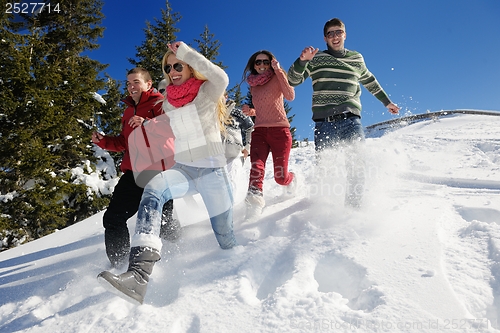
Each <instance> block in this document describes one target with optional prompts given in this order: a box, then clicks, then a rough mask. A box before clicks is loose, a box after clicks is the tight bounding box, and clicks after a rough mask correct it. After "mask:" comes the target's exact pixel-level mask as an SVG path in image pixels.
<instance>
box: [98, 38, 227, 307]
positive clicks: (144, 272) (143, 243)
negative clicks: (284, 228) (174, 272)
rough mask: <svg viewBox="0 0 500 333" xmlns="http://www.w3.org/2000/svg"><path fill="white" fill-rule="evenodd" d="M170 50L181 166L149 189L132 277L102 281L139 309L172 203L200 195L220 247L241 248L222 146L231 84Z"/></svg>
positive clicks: (180, 48) (189, 55)
mask: <svg viewBox="0 0 500 333" xmlns="http://www.w3.org/2000/svg"><path fill="white" fill-rule="evenodd" d="M168 47H169V50H168V51H167V53H166V54H165V56H164V57H163V61H162V67H163V72H164V75H165V79H166V80H167V87H166V99H165V101H164V102H163V110H164V111H165V114H166V116H167V117H168V120H169V123H170V126H171V127H172V130H173V132H174V135H175V155H174V160H175V162H176V164H175V165H174V166H173V167H172V168H171V169H169V170H166V171H163V172H161V173H160V174H158V175H157V176H155V177H154V178H153V179H152V180H151V181H150V182H149V183H148V185H146V187H145V188H144V193H143V195H142V198H141V203H140V206H139V211H138V215H137V224H136V229H135V235H134V236H133V237H132V242H131V247H132V248H131V253H130V258H129V267H128V270H127V272H125V273H123V274H120V275H114V274H112V273H110V272H106V271H105V272H102V273H100V274H99V275H98V279H99V281H100V282H101V283H102V284H103V285H104V286H105V287H106V288H107V289H108V290H109V291H111V292H113V293H115V294H117V295H118V296H120V297H122V298H124V299H127V300H129V301H132V302H135V303H139V304H142V303H143V300H144V296H145V294H146V288H147V282H148V281H149V275H150V274H151V273H152V271H153V266H154V264H155V262H156V261H158V260H160V250H161V247H162V242H161V239H160V237H159V233H160V225H161V213H162V207H163V204H164V203H165V202H167V201H168V200H170V199H176V198H181V197H183V196H186V195H192V194H196V193H200V195H201V197H202V198H203V201H204V203H205V206H206V208H207V211H208V213H209V216H210V222H211V224H212V229H213V231H214V234H215V238H216V239H217V241H218V243H219V246H220V247H221V248H222V249H230V248H232V247H234V246H235V245H236V239H235V237H234V233H233V194H232V190H231V185H230V182H229V179H228V176H227V172H226V169H225V167H224V166H225V164H226V158H225V156H224V152H225V151H224V147H223V144H222V140H221V129H223V122H224V120H225V119H226V109H225V103H224V97H223V96H224V92H225V89H226V87H227V85H228V83H229V79H228V77H227V74H226V73H225V72H224V71H223V70H222V69H221V68H220V67H218V66H216V65H214V64H213V63H212V62H210V61H209V60H207V59H206V58H205V57H203V56H202V55H201V54H199V53H198V52H196V51H195V50H193V49H192V48H190V47H189V46H187V45H186V44H185V43H183V42H175V43H173V44H169V46H168ZM151 121H156V120H151ZM156 122H157V123H158V124H156V125H157V126H156V128H157V131H161V121H159V120H158V121H156ZM222 131H223V130H222Z"/></svg>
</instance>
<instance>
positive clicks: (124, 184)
mask: <svg viewBox="0 0 500 333" xmlns="http://www.w3.org/2000/svg"><path fill="white" fill-rule="evenodd" d="M143 191H144V188H142V187H140V186H137V184H136V182H135V179H134V174H133V172H132V171H127V172H125V173H124V174H123V175H122V176H121V177H120V179H119V180H118V184H116V186H115V190H114V191H113V196H112V198H111V201H110V203H109V206H108V209H107V210H106V212H105V213H104V216H103V226H104V244H105V246H106V254H107V256H108V258H109V261H110V262H111V264H112V265H113V266H116V265H119V264H120V263H122V262H124V261H126V260H127V259H128V255H129V251H130V234H129V231H128V227H127V221H128V219H129V218H131V217H132V216H133V215H134V214H135V213H137V210H138V209H139V203H140V202H141V197H142V192H143ZM163 210H164V215H165V214H166V215H170V216H171V215H172V213H173V200H170V201H168V202H166V203H165V205H164V207H163ZM165 210H166V211H167V212H165Z"/></svg>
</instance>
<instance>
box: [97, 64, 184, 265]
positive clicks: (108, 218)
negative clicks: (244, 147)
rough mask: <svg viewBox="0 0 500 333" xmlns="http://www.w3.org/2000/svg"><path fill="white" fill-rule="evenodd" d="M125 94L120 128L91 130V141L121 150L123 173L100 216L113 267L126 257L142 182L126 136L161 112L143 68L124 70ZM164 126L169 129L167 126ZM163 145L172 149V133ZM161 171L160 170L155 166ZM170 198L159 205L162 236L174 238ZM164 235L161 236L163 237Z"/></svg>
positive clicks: (159, 96)
mask: <svg viewBox="0 0 500 333" xmlns="http://www.w3.org/2000/svg"><path fill="white" fill-rule="evenodd" d="M127 90H128V93H129V96H127V97H126V98H125V99H124V100H123V102H124V103H125V104H126V105H127V108H126V109H125V112H124V113H123V116H122V131H121V133H120V134H119V135H117V136H107V135H102V134H100V133H98V132H94V133H93V134H92V142H93V143H95V144H96V145H98V146H99V147H101V148H102V149H105V150H109V151H114V152H122V151H123V152H124V154H123V159H122V162H121V165H120V170H121V171H122V172H123V175H122V176H121V177H120V179H119V181H118V183H117V184H116V186H115V189H114V191H113V196H112V198H111V201H110V203H109V206H108V209H107V210H106V212H105V213H104V216H103V226H104V244H105V247H106V254H107V256H108V258H109V261H110V262H111V265H112V266H113V267H117V266H119V265H121V264H122V263H124V262H126V261H127V260H128V255H129V250H130V235H129V231H128V227H127V220H128V219H129V218H130V217H132V216H133V215H134V214H135V213H136V212H137V209H138V208H139V203H140V201H141V196H142V192H143V191H144V188H143V187H144V185H145V184H138V183H137V179H136V178H137V175H138V173H137V172H134V171H135V170H134V167H133V162H132V161H131V156H130V149H129V142H130V140H129V136H130V135H131V134H132V133H134V130H136V129H137V130H142V128H141V127H143V126H144V125H145V124H146V121H147V120H149V119H152V118H154V117H157V116H159V115H161V114H163V110H162V107H161V106H162V101H163V99H164V97H163V95H162V94H160V93H159V92H158V91H157V90H156V89H155V88H153V84H152V79H151V75H150V74H149V72H148V71H147V70H146V69H144V68H140V67H137V68H134V69H132V70H130V71H129V72H128V73H127ZM165 130H167V131H170V133H171V129H170V128H169V127H168V128H166V129H165ZM167 137H170V138H171V139H168V140H167V142H166V143H165V146H167V147H169V148H170V149H171V151H172V152H173V149H174V148H173V147H174V145H173V134H172V135H169V136H167ZM165 160H166V161H167V162H166V163H162V164H161V166H162V167H163V170H166V169H168V168H170V167H171V166H172V165H173V163H174V162H173V153H172V154H170V156H167V157H166V158H165ZM158 171H162V170H158ZM172 213H173V201H172V200H171V201H169V202H167V203H166V204H165V206H164V207H163V221H162V222H163V224H164V227H163V226H162V234H163V235H162V236H165V235H166V234H169V237H170V238H171V240H174V239H175V238H176V237H175V236H176V235H177V233H173V232H172V231H173V230H175V231H177V230H178V229H179V228H180V225H179V222H178V221H177V220H174V219H173V217H172ZM167 224H168V225H167ZM163 238H165V237H163Z"/></svg>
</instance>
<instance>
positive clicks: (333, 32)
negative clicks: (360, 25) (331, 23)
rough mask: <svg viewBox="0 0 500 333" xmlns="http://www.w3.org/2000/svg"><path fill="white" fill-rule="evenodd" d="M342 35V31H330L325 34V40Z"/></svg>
mask: <svg viewBox="0 0 500 333" xmlns="http://www.w3.org/2000/svg"><path fill="white" fill-rule="evenodd" d="M343 34H344V30H331V31H328V32H327V33H326V37H327V38H333V37H334V36H337V37H340V36H342V35H343Z"/></svg>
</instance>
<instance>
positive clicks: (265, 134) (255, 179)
mask: <svg viewBox="0 0 500 333" xmlns="http://www.w3.org/2000/svg"><path fill="white" fill-rule="evenodd" d="M243 79H244V80H246V82H247V83H248V85H249V86H250V94H251V95H252V104H253V105H254V106H255V108H252V107H250V106H249V105H247V104H245V105H243V106H242V108H241V110H242V111H243V113H244V114H246V115H247V116H255V126H254V131H253V132H252V145H251V146H250V161H251V162H252V169H251V170H250V182H249V186H248V193H247V196H246V198H245V203H246V206H247V212H246V218H247V219H249V218H250V219H251V218H253V217H257V216H259V215H260V214H261V213H262V209H263V208H264V205H265V201H264V197H263V182H264V173H265V169H266V161H267V157H268V156H269V153H270V152H272V154H273V165H274V179H275V180H276V183H278V184H279V185H283V186H284V193H285V195H293V194H294V191H295V189H296V187H297V178H296V176H295V175H294V173H293V172H289V171H288V158H289V156H290V150H291V148H292V135H291V133H290V123H289V122H288V117H287V115H286V111H285V107H284V100H283V99H284V98H285V99H287V100H289V101H292V100H293V99H294V98H295V91H294V89H293V87H291V86H290V84H289V83H288V78H287V75H286V72H285V71H284V70H283V69H282V68H280V65H279V63H278V60H277V59H276V57H275V56H274V55H273V54H272V53H271V52H269V51H266V50H261V51H258V52H255V53H254V54H252V56H251V57H250V59H248V63H247V65H246V67H245V70H244V71H243Z"/></svg>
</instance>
